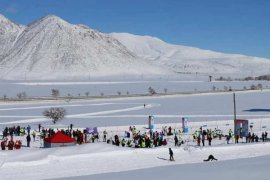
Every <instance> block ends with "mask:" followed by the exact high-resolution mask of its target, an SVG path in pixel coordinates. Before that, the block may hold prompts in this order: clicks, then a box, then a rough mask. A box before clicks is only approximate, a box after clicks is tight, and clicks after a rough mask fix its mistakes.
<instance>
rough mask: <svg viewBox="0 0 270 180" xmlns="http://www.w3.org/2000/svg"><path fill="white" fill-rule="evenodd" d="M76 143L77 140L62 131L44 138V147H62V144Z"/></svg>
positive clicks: (70, 144) (71, 144)
mask: <svg viewBox="0 0 270 180" xmlns="http://www.w3.org/2000/svg"><path fill="white" fill-rule="evenodd" d="M74 145H76V140H75V139H74V138H71V137H69V136H67V135H65V134H63V133H62V132H60V131H59V132H57V133H56V134H54V135H52V136H50V137H48V138H45V139H44V147H45V148H51V147H61V146H74Z"/></svg>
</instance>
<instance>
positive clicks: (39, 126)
mask: <svg viewBox="0 0 270 180" xmlns="http://www.w3.org/2000/svg"><path fill="white" fill-rule="evenodd" d="M40 128H41V124H38V132H40Z"/></svg>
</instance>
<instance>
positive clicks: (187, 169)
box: [59, 155, 270, 180]
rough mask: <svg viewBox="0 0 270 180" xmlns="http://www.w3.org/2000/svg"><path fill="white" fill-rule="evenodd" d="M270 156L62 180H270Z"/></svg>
mask: <svg viewBox="0 0 270 180" xmlns="http://www.w3.org/2000/svg"><path fill="white" fill-rule="evenodd" d="M269 165H270V156H269V155H268V156H262V157H256V158H244V159H241V160H239V159H234V160H226V161H219V162H211V163H195V164H180V165H174V164H173V165H169V166H160V167H154V168H146V169H139V170H131V171H124V172H113V173H104V174H95V175H88V176H73V177H65V178H59V179H76V180H77V179H79V180H88V179H100V180H105V179H111V180H119V179H129V180H137V179H140V178H142V179H152V178H154V179H155V180H164V179H190V180H197V179H208V180H217V179H219V180H228V179H246V180H254V179H260V180H268V179H269V176H270V172H269V170H268V169H269V168H268V167H269Z"/></svg>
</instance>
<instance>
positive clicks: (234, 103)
mask: <svg viewBox="0 0 270 180" xmlns="http://www.w3.org/2000/svg"><path fill="white" fill-rule="evenodd" d="M233 110H234V120H236V102H235V93H233Z"/></svg>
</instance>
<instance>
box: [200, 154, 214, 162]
mask: <svg viewBox="0 0 270 180" xmlns="http://www.w3.org/2000/svg"><path fill="white" fill-rule="evenodd" d="M213 160H216V161H217V159H216V158H215V157H214V156H213V155H212V154H210V155H209V156H208V159H205V160H203V161H213Z"/></svg>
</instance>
